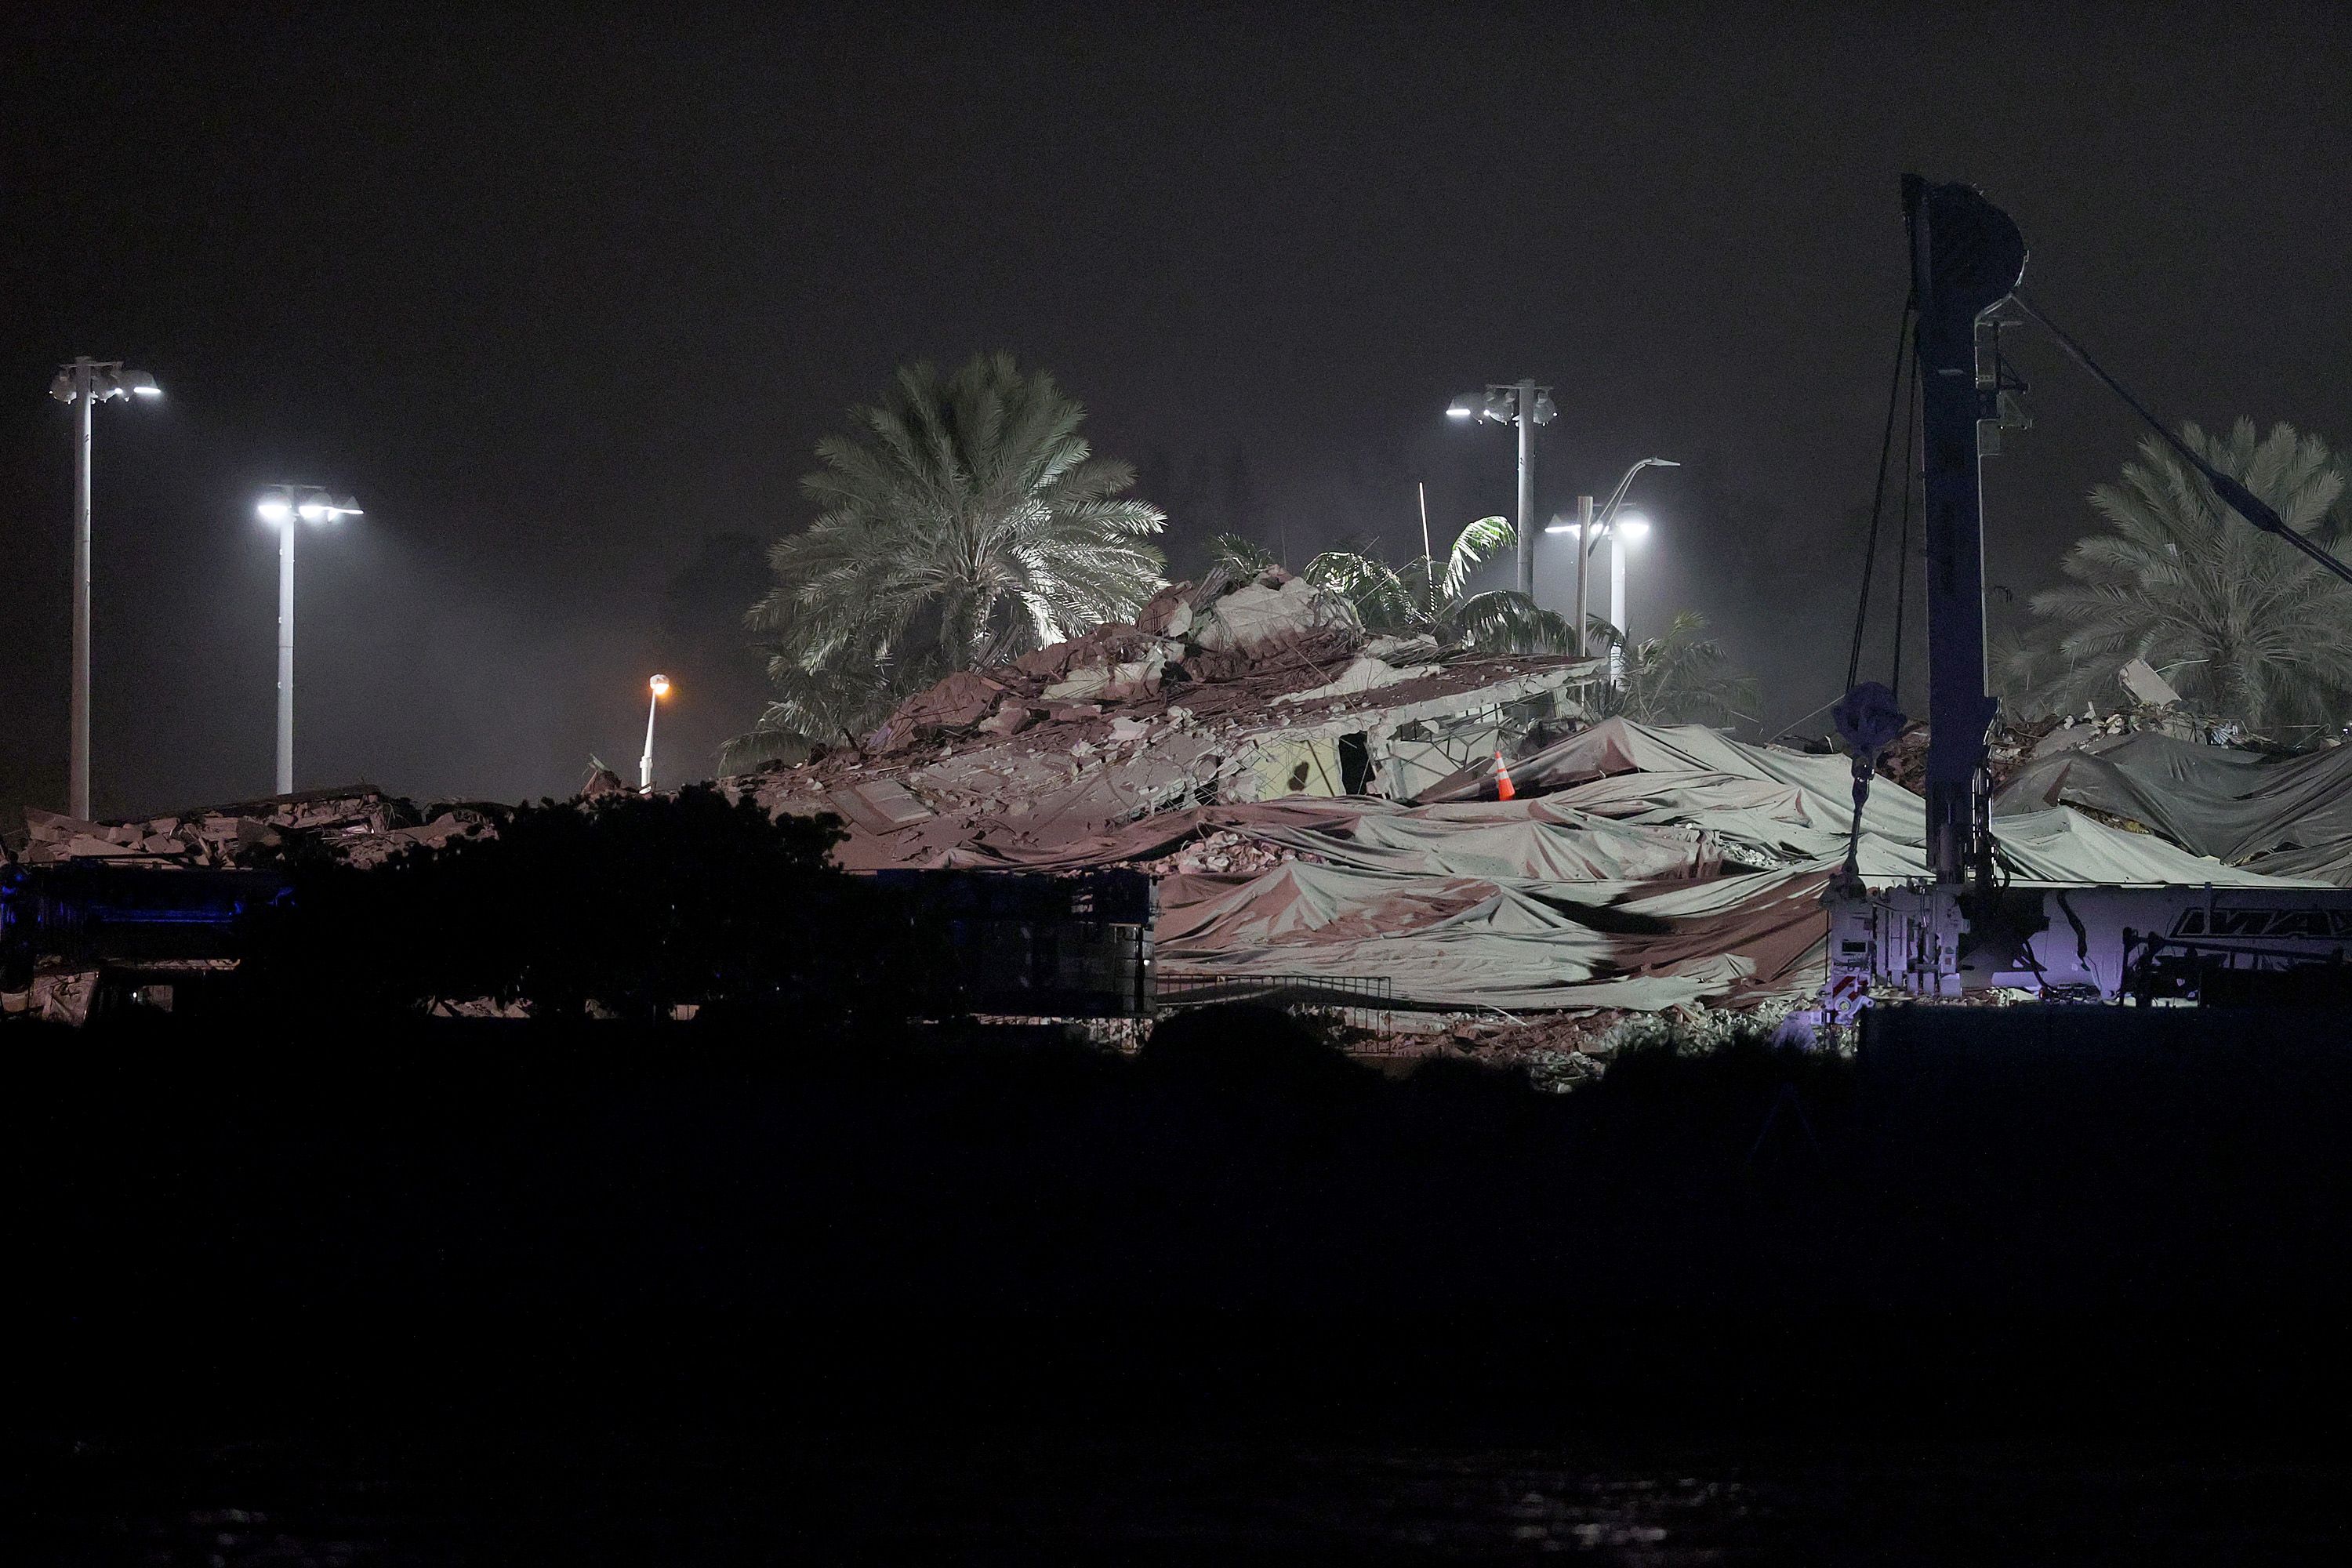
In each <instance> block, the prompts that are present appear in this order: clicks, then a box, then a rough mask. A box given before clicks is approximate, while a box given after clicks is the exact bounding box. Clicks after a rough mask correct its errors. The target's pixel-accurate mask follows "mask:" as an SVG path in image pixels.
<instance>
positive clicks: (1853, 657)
mask: <svg viewBox="0 0 2352 1568" xmlns="http://www.w3.org/2000/svg"><path fill="white" fill-rule="evenodd" d="M1915 303H1916V300H1913V299H1912V298H1910V297H1908V296H1906V298H1905V299H1904V301H1903V314H1902V317H1901V319H1900V321H1898V322H1897V324H1896V326H1895V368H1894V370H1893V371H1892V372H1891V373H1890V374H1888V376H1887V381H1886V428H1885V430H1884V431H1883V432H1882V433H1881V434H1880V436H1879V438H1878V482H1877V484H1876V485H1875V486H1874V488H1873V489H1872V490H1871V495H1870V533H1869V536H1868V538H1867V539H1866V540H1865V541H1864V544H1863V551H1862V593H1861V595H1860V596H1859V598H1858V599H1857V600H1856V601H1855V604H1854V606H1853V644H1852V646H1851V647H1850V648H1849V649H1848V651H1847V653H1846V660H1845V685H1846V689H1847V690H1849V691H1851V690H1853V686H1854V682H1855V681H1857V680H1859V679H1861V678H1862V634H1863V630H1864V627H1865V626H1868V624H1869V621H1870V587H1871V580H1872V578H1873V577H1874V575H1875V574H1876V571H1877V566H1878V523H1879V519H1880V517H1881V515H1882V513H1883V512H1884V511H1885V505H1886V461H1887V459H1888V458H1890V457H1892V456H1893V455H1894V451H1895V409H1896V408H1897V407H1898V406H1899V405H1901V403H1902V402H1904V401H1905V399H1904V398H1903V373H1904V368H1905V366H1906V364H1909V363H1911V353H1910V349H1911V334H1912V307H1913V305H1914V304H1915ZM1914 373H1915V374H1916V367H1915V371H1914ZM1903 497H1904V505H1905V508H1906V512H1907V510H1908V508H1909V505H1910V498H1911V490H1910V480H1909V479H1908V478H1907V477H1906V479H1905V480H1904V490H1903Z"/></svg>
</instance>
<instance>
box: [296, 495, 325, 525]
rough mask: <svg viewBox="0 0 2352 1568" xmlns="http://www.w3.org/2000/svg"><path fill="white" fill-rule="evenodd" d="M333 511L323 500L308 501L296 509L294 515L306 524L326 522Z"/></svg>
mask: <svg viewBox="0 0 2352 1568" xmlns="http://www.w3.org/2000/svg"><path fill="white" fill-rule="evenodd" d="M331 510H332V509H331V508H330V507H329V506H328V505H327V503H326V502H325V501H322V500H306V501H304V502H303V503H302V504H301V505H300V506H298V507H296V508H295V509H294V515H295V516H297V517H299V518H300V519H301V520H302V521H304V522H324V521H327V516H328V513H329V512H330V511H331Z"/></svg>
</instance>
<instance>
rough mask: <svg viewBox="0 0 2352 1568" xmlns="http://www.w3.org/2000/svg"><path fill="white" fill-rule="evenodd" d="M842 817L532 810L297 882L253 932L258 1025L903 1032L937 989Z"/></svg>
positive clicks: (667, 805) (687, 797) (713, 803)
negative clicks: (658, 1022) (512, 1008)
mask: <svg viewBox="0 0 2352 1568" xmlns="http://www.w3.org/2000/svg"><path fill="white" fill-rule="evenodd" d="M839 838H840V830H839V826H838V824H837V823H835V821H834V819H832V818H830V817H816V818H812V817H801V816H785V817H780V818H777V819H774V820H771V819H770V818H769V816H768V815H767V814H766V813H765V812H763V811H761V809H760V808H759V807H758V806H757V805H754V804H752V803H751V802H750V801H748V800H746V801H740V802H737V803H734V804H731V805H730V803H729V802H728V800H727V798H726V797H725V796H724V795H721V794H720V793H719V791H717V790H716V789H713V788H711V787H710V786H709V785H707V784H689V785H688V786H687V787H686V788H685V789H683V790H681V791H679V792H678V794H677V795H675V796H670V797H663V796H655V797H652V798H646V797H641V796H638V795H612V796H607V797H605V798H604V799H602V800H597V801H593V802H587V803H582V804H576V805H575V804H559V803H554V802H548V803H543V804H541V805H536V806H533V805H525V806H522V807H520V808H519V809H518V810H517V811H516V812H515V813H514V814H513V815H512V816H511V817H510V818H509V820H507V821H506V822H505V823H504V824H503V825H502V826H500V827H499V833H498V836H497V837H494V838H489V837H486V838H479V839H462V840H459V841H457V842H455V843H453V844H451V845H449V846H448V847H446V848H441V849H429V848H420V849H415V850H412V851H410V852H408V853H406V854H405V855H403V856H401V857H399V858H395V859H394V860H393V861H391V862H389V863H388V864H386V865H383V866H381V867H377V868H372V869H369V870H364V871H361V870H353V869H352V868H349V867H346V866H340V865H336V864H334V863H332V862H331V861H330V860H328V859H327V858H324V856H323V855H321V856H317V857H314V858H310V860H308V861H302V860H297V862H296V863H295V864H294V865H293V866H292V867H291V868H290V873H291V876H292V887H291V889H290V897H289V898H288V899H286V900H283V901H281V902H280V903H279V904H278V905H277V906H275V907H272V908H270V909H268V910H263V911H261V912H260V913H259V914H258V915H257V917H256V919H255V921H254V924H253V928H252V930H250V931H248V932H247V941H248V942H249V944H250V951H251V959H250V961H249V963H248V964H247V969H248V971H249V972H250V973H249V974H248V976H247V980H246V994H245V995H243V996H242V997H240V998H239V1002H240V1005H241V1006H242V1007H243V1009H245V1010H247V1011H249V1012H253V1013H257V1014H260V1015H262V1016H276V1017H279V1018H287V1017H301V1016H317V1017H321V1018H331V1019H333V1020H335V1021H336V1022H337V1023H339V1024H341V1025H346V1026H348V1025H350V1024H352V1023H353V1022H355V1021H362V1020H368V1019H391V1018H395V1017H398V1016H402V1015H404V1014H409V1013H414V1012H416V1011H419V1010H423V1009H426V1008H429V1007H430V1006H431V1005H433V1004H434V1003H436V1002H439V1001H450V1002H462V1001H468V1000H472V999H475V998H485V997H486V998H489V999H491V1000H493V1001H496V1002H499V1003H502V1004H503V1003H512V1002H518V1001H520V1002H524V1003H527V1004H529V1005H530V1009H531V1012H532V1015H533V1016H535V1017H539V1018H542V1019H546V1018H556V1019H562V1018H575V1017H578V1016H581V1015H582V1014H583V1012H584V1011H585V1010H586V1009H587V1008H588V1007H589V1005H591V1004H593V1005H595V1006H596V1007H598V1008H600V1009H602V1010H603V1011H604V1012H605V1013H607V1014H610V1015H614V1016H619V1017H624V1018H656V1017H667V1016H669V1014H670V1011H671V1009H672V1008H673V1007H675V1006H677V1005H681V1004H684V1005H694V1006H706V1005H719V1006H720V1007H722V1008H731V1009H734V1010H736V1011H738V1012H740V1013H748V1014H751V1015H755V1016H758V1015H766V1016H785V1017H790V1018H792V1019H793V1020H795V1021H797V1022H799V1023H801V1024H803V1025H807V1024H811V1023H820V1022H824V1021H839V1020H844V1019H847V1018H851V1017H854V1016H861V1015H862V1014H864V1013H866V1012H868V1011H873V1010H877V1009H878V1010H881V1011H883V1012H886V1013H887V1014H889V1015H890V1016H905V1013H906V1012H907V1010H908V1007H909V1005H912V1004H913V1003H914V1002H916V1001H917V1000H918V998H917V996H916V995H915V994H913V993H912V992H911V991H910V990H909V980H910V978H916V977H920V976H921V975H923V974H924V973H926V972H927V965H926V963H924V957H925V953H926V950H925V948H924V947H923V945H922V942H923V939H922V937H921V935H920V934H919V931H920V926H919V920H918V917H917V913H916V910H915V909H914V907H913V905H912V903H911V902H910V901H909V900H906V899H905V898H903V897H898V896H894V895H893V894H892V893H890V892H889V891H887V889H879V888H877V887H876V886H874V885H873V884H872V883H871V882H870V881H867V880H865V879H857V878H852V877H848V876H845V875H844V874H843V873H841V872H840V871H838V870H836V869H835V868H832V867H831V865H830V864H829V863H828V862H827V859H826V854H827V851H829V850H830V849H831V848H832V847H833V846H834V844H835V843H837V842H838V841H839Z"/></svg>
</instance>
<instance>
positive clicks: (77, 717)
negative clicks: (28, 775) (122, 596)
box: [49, 354, 163, 822]
mask: <svg viewBox="0 0 2352 1568" xmlns="http://www.w3.org/2000/svg"><path fill="white" fill-rule="evenodd" d="M134 393H135V394H137V395H139V396H141V397H161V396H163V388H162V387H160V386H157V385H156V384H155V378H154V377H153V376H152V375H149V374H147V373H146V372H145V371H143V370H125V369H123V368H122V362H121V360H119V359H115V360H97V359H91V358H89V356H88V355H86V354H85V355H80V356H78V357H76V359H75V360H74V362H73V363H71V364H68V365H60V366H58V374H56V376H55V377H53V378H52V379H51V380H50V382H49V395H50V396H51V397H54V398H56V399H57V400H58V402H59V403H65V404H70V405H73V406H74V411H75V415H76V423H75V427H74V564H73V742H72V744H73V754H72V755H71V756H70V757H69V758H68V759H67V763H66V794H67V795H68V797H69V799H68V801H67V805H66V809H67V811H68V813H70V814H71V815H72V816H76V817H78V818H79V819H81V820H82V821H85V822H87V821H88V820H89V437H90V418H89V411H90V407H91V405H93V404H99V403H103V402H105V401H106V400H107V399H109V398H110V397H129V396H131V395H132V394H134Z"/></svg>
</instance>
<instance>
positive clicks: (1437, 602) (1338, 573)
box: [1305, 517, 1576, 653]
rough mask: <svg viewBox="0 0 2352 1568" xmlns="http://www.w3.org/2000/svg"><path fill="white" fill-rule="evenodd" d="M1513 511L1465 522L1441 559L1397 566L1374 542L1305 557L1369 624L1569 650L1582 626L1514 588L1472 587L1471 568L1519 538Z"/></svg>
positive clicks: (1469, 641)
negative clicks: (1474, 589)
mask: <svg viewBox="0 0 2352 1568" xmlns="http://www.w3.org/2000/svg"><path fill="white" fill-rule="evenodd" d="M1518 537H1519V533H1518V530H1517V528H1516V527H1514V526H1513V525H1512V524H1511V522H1510V521H1509V520H1508V519H1506V518H1500V517H1482V518H1480V519H1479V520H1478V521H1475V522H1474V523H1471V524H1470V525H1469V526H1468V527H1466V528H1465V529H1464V530H1463V531H1461V533H1460V534H1459V535H1457V536H1456V537H1455V539H1454V548H1453V549H1452V550H1450V551H1448V552H1446V556H1445V560H1444V563H1443V567H1442V569H1441V566H1440V563H1438V562H1437V561H1435V560H1433V559H1432V558H1431V557H1428V556H1425V555H1416V556H1414V557H1413V558H1412V560H1410V561H1408V562H1406V563H1404V564H1403V565H1402V566H1391V565H1390V564H1389V563H1387V562H1385V561H1383V560H1381V557H1380V555H1379V553H1378V552H1377V551H1376V550H1375V549H1374V548H1373V547H1372V546H1371V545H1370V544H1369V543H1364V542H1359V543H1356V544H1353V545H1349V546H1343V547H1342V548H1340V549H1338V550H1327V551H1325V552H1323V553H1321V554H1320V555H1318V556H1316V557H1315V559H1314V560H1312V561H1309V562H1308V563H1307V571H1306V573H1305V575H1306V577H1307V581H1309V582H1311V583H1313V584H1316V585H1317V586H1318V587H1322V588H1328V589H1330V590H1331V591H1332V592H1333V593H1336V594H1339V595H1342V596H1344V597H1345V598H1347V599H1348V600H1349V603H1351V604H1353V605H1355V606H1356V614H1357V616H1359V617H1360V618H1361V620H1362V621H1363V623H1364V626H1365V629H1367V630H1369V631H1376V632H1393V633H1402V634H1412V633H1419V632H1425V633H1428V634H1429V635H1431V636H1433V637H1436V638H1437V639H1438V640H1439V641H1441V642H1446V643H1460V644H1463V645H1465V646H1467V647H1472V648H1475V649H1477V650H1478V651H1480V652H1482V653H1543V652H1550V653H1564V652H1567V651H1568V650H1569V649H1570V648H1572V647H1575V646H1576V627H1575V626H1574V624H1573V623H1572V622H1570V620H1568V619H1567V617H1565V616H1559V615H1555V614H1554V613H1553V612H1551V611H1549V610H1547V609H1543V608H1541V607H1540V606H1538V605H1537V604H1536V602H1535V601H1534V600H1533V599H1531V598H1529V597H1528V595H1525V594H1521V593H1517V592H1516V591H1514V590H1511V589H1494V590H1490V591H1488V592H1486V593H1483V594H1473V593H1470V592H1469V591H1468V590H1469V586H1470V578H1471V575H1472V574H1474V573H1475V572H1476V571H1477V569H1478V568H1479V567H1481V566H1483V565H1485V564H1486V563H1487V562H1488V561H1491V560H1493V559H1494V558H1495V557H1496V556H1497V555H1499V554H1502V553H1503V552H1506V551H1507V550H1510V549H1512V548H1513V547H1514V546H1516V545H1517V542H1518Z"/></svg>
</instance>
